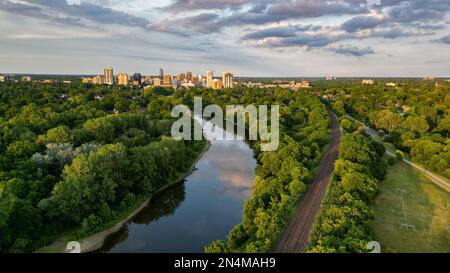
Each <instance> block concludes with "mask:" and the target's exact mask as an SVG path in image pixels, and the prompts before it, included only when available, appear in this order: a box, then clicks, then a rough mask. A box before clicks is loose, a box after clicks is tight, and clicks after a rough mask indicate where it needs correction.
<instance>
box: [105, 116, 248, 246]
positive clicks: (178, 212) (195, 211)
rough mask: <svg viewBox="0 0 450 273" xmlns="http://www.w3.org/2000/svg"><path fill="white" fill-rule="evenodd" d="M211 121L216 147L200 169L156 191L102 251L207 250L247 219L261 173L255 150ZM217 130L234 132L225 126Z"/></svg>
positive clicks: (206, 131) (207, 134)
mask: <svg viewBox="0 0 450 273" xmlns="http://www.w3.org/2000/svg"><path fill="white" fill-rule="evenodd" d="M211 126H212V125H211V124H210V123H208V122H205V125H204V128H205V129H204V135H205V137H206V138H207V139H209V140H210V143H211V146H210V148H209V150H208V151H207V152H206V153H205V154H204V155H203V156H202V158H201V159H200V160H199V161H198V162H197V164H196V170H195V171H194V172H193V173H192V174H190V175H189V176H188V177H186V179H185V181H184V183H180V184H177V185H174V186H173V187H171V188H169V189H167V190H165V191H164V192H163V193H161V194H159V195H157V196H155V197H154V198H153V199H152V201H151V202H150V203H149V205H148V206H147V207H146V208H144V209H143V210H142V211H141V212H140V213H139V214H138V215H137V216H136V217H135V218H134V219H133V220H132V221H131V222H130V223H128V224H126V225H125V226H124V227H123V228H122V229H121V230H120V231H119V232H117V233H116V234H113V235H111V236H109V237H108V238H107V239H106V240H105V244H104V246H103V247H102V248H101V249H100V250H99V251H100V252H112V253H115V252H119V253H128V252H131V253H155V252H156V253H173V252H176V253H183V252H203V249H204V247H205V246H206V245H208V244H209V243H211V242H213V241H215V240H218V239H225V238H226V236H227V234H228V232H229V231H230V230H231V229H232V228H233V227H234V226H235V225H236V224H239V223H240V222H241V221H242V209H243V205H244V202H245V200H247V199H248V198H249V197H250V195H251V190H252V188H253V179H254V177H255V168H256V161H255V159H254V158H253V151H252V150H251V148H250V147H249V145H248V144H247V143H246V142H244V141H243V140H242V139H241V138H238V137H236V136H234V137H235V138H236V139H237V140H227V141H220V140H215V138H214V136H213V135H212V134H211V133H210V131H211ZM215 132H216V133H218V134H229V133H228V132H223V130H222V129H220V128H217V129H216V131H215Z"/></svg>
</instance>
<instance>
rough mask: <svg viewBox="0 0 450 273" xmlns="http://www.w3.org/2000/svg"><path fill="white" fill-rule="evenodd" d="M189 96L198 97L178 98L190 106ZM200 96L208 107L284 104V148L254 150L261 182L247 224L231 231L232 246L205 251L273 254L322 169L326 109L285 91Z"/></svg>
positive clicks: (248, 206) (306, 96)
mask: <svg viewBox="0 0 450 273" xmlns="http://www.w3.org/2000/svg"><path fill="white" fill-rule="evenodd" d="M190 92H195V91H192V90H183V92H179V93H177V94H178V95H179V96H183V98H184V99H185V100H188V101H189V100H190V98H188V97H187V94H188V93H190ZM201 95H202V97H203V100H204V101H205V100H206V101H207V102H208V103H214V104H218V105H225V104H241V105H246V104H249V103H253V104H256V105H258V104H283V107H280V112H281V120H280V122H281V125H280V128H281V133H280V146H279V148H278V149H277V150H276V151H274V152H263V153H261V152H260V151H259V148H258V147H259V144H260V143H259V142H256V143H254V144H253V148H254V150H255V155H256V158H257V159H258V166H257V168H256V175H257V176H256V178H255V180H254V189H253V195H252V198H250V199H249V200H247V201H246V202H245V205H244V211H243V221H242V224H239V225H237V226H236V227H235V228H234V229H233V230H231V232H230V233H229V235H228V237H227V239H228V240H227V242H222V241H220V242H214V243H212V244H211V245H210V246H208V247H206V248H205V251H207V252H215V253H216V252H248V253H261V252H268V251H270V249H271V248H272V247H273V244H274V243H275V241H276V240H277V238H278V236H279V235H280V233H281V231H282V229H283V228H284V227H285V225H286V224H287V221H288V220H289V217H290V216H291V215H292V212H293V211H294V209H295V204H296V202H297V201H298V200H299V198H301V196H302V194H303V193H304V192H305V190H306V188H307V184H308V183H309V182H310V181H311V179H312V175H311V172H310V170H312V169H313V168H314V167H315V166H317V164H318V163H319V161H320V158H321V149H322V148H323V147H324V145H326V144H327V143H328V141H329V137H330V130H329V117H328V112H327V109H326V107H325V105H324V104H322V103H321V101H320V100H319V99H317V98H314V97H313V96H311V95H309V94H306V93H298V92H292V91H290V90H284V89H268V90H267V89H266V90H261V89H243V90H240V89H227V90H224V91H223V92H220V93H219V92H205V93H202V94H201ZM189 102H190V101H189Z"/></svg>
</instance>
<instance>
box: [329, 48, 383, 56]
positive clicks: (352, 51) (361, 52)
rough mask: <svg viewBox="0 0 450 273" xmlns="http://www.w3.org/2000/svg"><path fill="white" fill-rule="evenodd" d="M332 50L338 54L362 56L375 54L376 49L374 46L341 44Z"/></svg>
mask: <svg viewBox="0 0 450 273" xmlns="http://www.w3.org/2000/svg"><path fill="white" fill-rule="evenodd" d="M329 50H330V51H333V52H334V53H336V54H341V55H347V56H355V57H362V56H365V55H369V54H375V51H374V50H373V49H372V47H366V48H358V47H356V46H351V45H345V46H344V45H340V46H339V47H337V48H331V49H329Z"/></svg>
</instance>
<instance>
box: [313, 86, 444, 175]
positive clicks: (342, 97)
mask: <svg viewBox="0 0 450 273" xmlns="http://www.w3.org/2000/svg"><path fill="white" fill-rule="evenodd" d="M389 81H390V82H391V81H393V80H389ZM396 83H397V82H396ZM318 94H320V95H322V96H324V97H325V98H328V99H330V100H331V101H332V102H333V108H334V110H335V111H336V112H337V113H341V114H343V113H344V112H347V113H349V114H350V115H352V116H354V117H356V118H358V119H360V120H362V121H364V122H366V123H368V124H369V125H370V126H371V127H372V128H375V129H377V130H379V132H380V133H381V134H382V135H383V136H384V140H385V141H387V142H391V143H392V144H393V145H395V147H396V148H397V149H398V150H400V151H402V152H403V153H407V154H410V156H411V159H412V160H413V161H414V162H417V163H419V164H421V165H423V166H425V167H426V168H427V169H429V170H431V171H434V172H436V173H438V174H440V175H442V176H445V177H447V178H450V83H449V82H444V81H422V80H400V81H398V85H397V86H395V87H389V86H386V85H385V82H381V81H380V82H378V83H376V84H375V85H373V86H366V85H364V86H363V85H361V84H358V83H356V82H355V81H336V82H333V81H331V82H328V83H322V85H321V88H320V90H318Z"/></svg>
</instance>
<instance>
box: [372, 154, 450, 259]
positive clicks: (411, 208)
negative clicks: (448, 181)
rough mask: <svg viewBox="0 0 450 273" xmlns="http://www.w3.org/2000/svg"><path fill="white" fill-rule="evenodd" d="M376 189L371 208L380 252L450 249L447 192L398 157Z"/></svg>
mask: <svg viewBox="0 0 450 273" xmlns="http://www.w3.org/2000/svg"><path fill="white" fill-rule="evenodd" d="M380 191H381V192H380V194H379V195H378V196H377V198H376V200H375V203H374V204H373V209H374V211H375V225H374V229H375V235H376V237H377V240H378V241H379V242H380V243H381V245H382V251H383V252H450V193H448V192H446V191H445V190H442V189H441V188H439V187H438V186H436V185H435V184H434V183H433V182H431V181H430V180H429V179H428V178H427V177H426V176H424V175H423V174H421V173H420V172H418V171H416V170H415V169H414V168H413V167H411V166H409V165H408V164H406V163H404V162H402V161H399V162H397V163H396V164H395V165H394V166H392V167H390V168H389V170H388V174H387V176H386V179H385V180H384V181H383V182H381V184H380Z"/></svg>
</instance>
